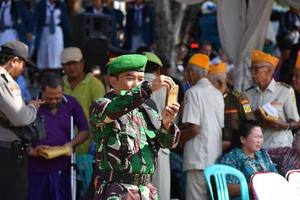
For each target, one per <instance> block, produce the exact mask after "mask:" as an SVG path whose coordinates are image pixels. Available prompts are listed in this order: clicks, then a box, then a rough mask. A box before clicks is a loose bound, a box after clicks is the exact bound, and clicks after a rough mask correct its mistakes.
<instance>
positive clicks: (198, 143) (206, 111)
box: [180, 54, 224, 200]
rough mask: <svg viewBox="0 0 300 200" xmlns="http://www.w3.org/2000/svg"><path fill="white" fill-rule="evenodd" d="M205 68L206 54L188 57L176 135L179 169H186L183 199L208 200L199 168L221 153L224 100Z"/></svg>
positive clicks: (207, 68)
mask: <svg viewBox="0 0 300 200" xmlns="http://www.w3.org/2000/svg"><path fill="white" fill-rule="evenodd" d="M208 70H209V58H208V56H206V55H204V54H194V55H193V56H192V57H191V58H190V60H189V62H188V66H187V72H186V76H187V79H188V81H189V83H190V84H191V85H192V87H191V88H190V89H189V90H187V91H186V94H185V99H184V110H183V116H182V123H183V130H182V135H181V138H180V142H181V143H182V144H184V154H183V170H184V171H187V187H186V200H198V199H201V200H205V199H208V195H207V186H206V183H205V180H204V174H203V170H204V169H205V168H206V167H207V166H209V165H212V164H214V163H215V162H216V160H217V159H218V157H219V156H221V154H222V128H223V127H224V99H223V95H222V93H221V92H220V91H219V90H218V89H216V88H215V87H214V86H213V85H212V84H211V83H210V82H209V80H208V79H207V78H206V76H207V73H208Z"/></svg>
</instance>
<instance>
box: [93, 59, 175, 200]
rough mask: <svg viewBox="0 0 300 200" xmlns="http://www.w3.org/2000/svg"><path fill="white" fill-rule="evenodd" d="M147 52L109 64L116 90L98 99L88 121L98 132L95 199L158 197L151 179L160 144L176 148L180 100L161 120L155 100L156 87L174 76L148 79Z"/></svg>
mask: <svg viewBox="0 0 300 200" xmlns="http://www.w3.org/2000/svg"><path fill="white" fill-rule="evenodd" d="M146 62H147V58H146V56H143V55H136V54H131V55H123V56H119V57H117V58H115V59H113V60H112V61H110V62H109V63H108V65H107V66H108V74H109V81H110V84H111V85H112V87H113V91H112V92H110V93H107V94H106V95H105V97H104V98H99V99H97V100H95V101H94V102H93V103H92V105H91V108H90V124H91V128H92V132H93V133H94V134H95V139H96V143H97V152H96V155H95V162H96V169H95V180H94V183H95V189H96V193H95V198H94V199H95V200H104V199H109V200H118V199H126V200H129V199H130V200H140V199H143V200H148V199H149V200H150V199H151V200H153V199H158V198H157V193H156V189H155V187H154V186H153V185H152V184H151V183H150V181H151V175H152V174H153V172H154V170H155V167H156V159H157V152H158V150H159V148H160V147H161V146H162V147H167V148H173V147H175V146H176V144H177V142H178V140H179V136H180V133H179V129H178V128H177V126H176V125H175V123H174V122H173V120H174V118H175V116H176V115H177V113H178V111H179V104H178V103H176V104H173V105H172V106H167V107H166V108H165V109H164V111H163V116H162V120H161V119H160V117H159V115H158V113H157V111H156V110H157V108H156V105H155V103H154V102H153V101H151V99H150V96H151V94H152V92H153V91H156V90H158V89H160V88H161V87H163V86H166V87H168V88H169V87H172V85H174V82H173V81H172V79H171V78H170V77H166V76H159V77H158V78H156V79H154V80H153V81H152V82H151V84H150V83H149V82H147V81H144V68H145V64H146Z"/></svg>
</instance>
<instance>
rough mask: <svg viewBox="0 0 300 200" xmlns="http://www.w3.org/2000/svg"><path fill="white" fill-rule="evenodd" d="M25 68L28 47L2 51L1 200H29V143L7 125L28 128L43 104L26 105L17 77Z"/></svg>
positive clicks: (16, 43)
mask: <svg viewBox="0 0 300 200" xmlns="http://www.w3.org/2000/svg"><path fill="white" fill-rule="evenodd" d="M25 65H33V64H32V63H31V62H30V60H29V59H28V47H27V46H26V45H25V44H24V43H22V42H19V41H10V42H8V43H6V44H4V45H2V46H1V49H0V121H1V123H0V133H1V134H0V162H1V165H0V196H1V199H2V200H12V199H14V200H21V199H22V200H23V199H24V200H25V199H26V198H27V158H26V144H24V142H23V141H22V140H21V139H20V138H19V137H18V136H16V135H15V134H14V132H12V131H11V130H10V129H9V128H8V127H7V125H6V123H7V124H11V125H12V126H15V127H19V126H26V125H28V124H30V123H32V122H33V121H34V120H35V118H36V113H37V109H38V108H39V106H40V104H41V103H42V101H31V102H29V104H28V105H26V104H25V103H24V101H23V99H22V96H21V90H20V88H19V86H18V85H17V83H16V82H15V81H14V78H16V77H18V76H19V75H20V74H21V73H22V72H23V69H24V67H25Z"/></svg>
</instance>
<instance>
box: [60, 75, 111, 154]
mask: <svg viewBox="0 0 300 200" xmlns="http://www.w3.org/2000/svg"><path fill="white" fill-rule="evenodd" d="M63 80H64V93H65V94H68V95H71V96H73V97H75V98H76V99H77V101H78V102H79V103H80V105H81V107H82V109H83V112H84V115H85V117H86V118H87V119H88V120H89V108H90V105H91V103H92V101H93V100H94V99H97V98H99V97H103V96H104V94H105V87H104V85H103V83H102V82H101V81H100V80H99V79H97V78H96V77H94V76H93V75H92V74H91V73H88V74H87V75H86V76H85V78H84V79H83V80H82V81H81V82H80V83H79V84H78V85H77V86H76V87H75V88H74V89H73V90H72V89H71V87H70V84H69V82H68V78H67V76H66V75H65V76H64V77H63ZM91 140H92V137H91V136H90V138H89V139H88V140H86V141H85V142H84V143H82V144H81V145H79V146H77V147H76V153H78V154H85V153H87V152H88V149H89V145H90V143H91Z"/></svg>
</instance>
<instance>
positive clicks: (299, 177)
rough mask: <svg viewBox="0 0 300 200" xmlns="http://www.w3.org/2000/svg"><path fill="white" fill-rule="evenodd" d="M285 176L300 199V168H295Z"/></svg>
mask: <svg viewBox="0 0 300 200" xmlns="http://www.w3.org/2000/svg"><path fill="white" fill-rule="evenodd" d="M285 178H286V179H287V181H288V182H289V184H290V185H291V186H292V187H293V188H294V189H295V192H296V195H297V196H298V199H300V169H293V170H290V171H288V172H287V173H286V175H285Z"/></svg>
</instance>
